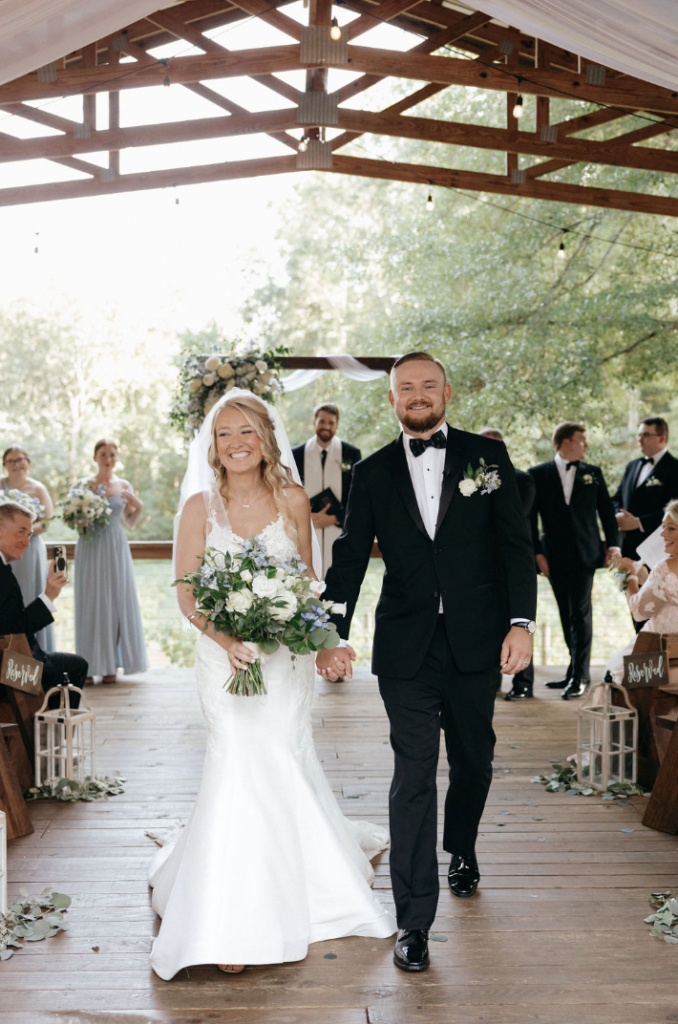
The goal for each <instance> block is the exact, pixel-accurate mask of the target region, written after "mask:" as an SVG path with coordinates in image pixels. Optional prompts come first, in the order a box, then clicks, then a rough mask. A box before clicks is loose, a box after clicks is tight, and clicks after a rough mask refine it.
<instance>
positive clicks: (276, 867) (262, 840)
mask: <svg viewBox="0 0 678 1024" xmlns="http://www.w3.org/2000/svg"><path fill="white" fill-rule="evenodd" d="M206 501H207V504H208V511H209V514H208V538H207V543H208V544H209V545H210V546H211V547H215V548H217V549H218V550H221V551H226V550H229V551H232V552H236V551H238V550H239V548H240V545H241V544H242V538H240V537H237V536H236V535H235V534H234V533H233V532H232V530H231V529H230V526H229V524H228V520H227V518H226V515H225V511H224V508H223V504H222V503H221V499H220V498H218V496H216V497H214V496H213V497H212V498H206ZM215 501H216V502H218V505H219V506H220V507H218V508H215V507H214V502H215ZM259 538H260V539H261V540H263V541H264V542H265V544H266V546H267V549H268V551H269V553H270V554H274V555H276V556H280V557H281V558H286V557H289V556H290V555H291V554H292V553H293V552H294V551H295V545H294V543H293V541H292V540H291V538H290V537H289V536H288V535H287V533H286V532H285V529H284V526H283V522H282V519H281V518H278V519H277V520H276V521H275V522H273V523H271V524H270V525H269V526H267V527H266V528H265V529H264V530H263V531H262V532H261V534H259ZM195 671H196V680H197V686H198V695H199V698H200V703H201V706H202V711H203V714H204V716H205V722H206V726H207V754H206V761H205V769H204V775H203V779H202V784H201V787H200V791H199V793H198V798H197V800H196V804H195V807H194V808H193V812H192V814H191V817H190V818H189V821H188V823H187V825H186V827H185V828H184V829H183V830H182V831H181V832H180V833H179V834H178V836H176V837H174V838H173V839H172V840H170V842H168V843H167V845H165V846H163V847H162V848H161V849H160V850H158V852H157V854H156V856H155V858H154V860H153V864H152V867H151V874H150V884H151V885H152V886H153V908H154V910H155V911H156V912H157V913H158V914H160V915H161V917H162V919H163V920H162V925H161V927H160V933H159V935H158V937H157V939H156V940H155V942H154V944H153V950H152V953H151V965H152V967H153V969H154V971H155V972H156V974H158V975H159V976H160V977H161V978H164V979H165V980H169V979H170V978H172V977H174V975H175V974H176V973H177V971H179V970H180V969H181V968H182V967H187V966H189V965H191V964H217V963H219V964H277V963H283V962H286V961H293V960H303V959H304V957H305V956H306V954H307V952H308V946H309V943H311V942H320V941H322V940H325V939H338V938H341V937H343V936H346V935H364V936H374V937H377V938H386V937H387V936H389V935H392V934H393V932H394V931H395V930H396V922H395V920H394V918H393V917H392V915H391V914H390V913H389V912H388V911H387V910H386V909H385V908H384V907H383V906H382V904H381V903H380V902H379V900H378V898H377V896H376V895H375V894H374V893H373V892H372V890H371V889H370V883H371V882H372V879H373V875H374V872H373V870H372V866H371V864H370V858H372V857H374V856H376V854H377V853H378V852H379V851H380V850H383V849H384V848H385V847H386V845H387V842H388V840H387V833H386V830H385V829H383V828H381V827H380V826H377V825H372V824H370V823H367V822H351V821H349V820H348V819H347V818H345V817H344V816H343V814H342V813H341V811H340V809H339V806H338V805H337V802H336V800H335V799H334V796H333V794H332V791H331V789H330V786H329V784H328V782H327V779H326V778H325V775H324V773H323V770H322V767H321V765H320V762H319V760H318V756H317V754H316V751H315V747H314V745H313V735H312V731H311V702H312V699H313V680H314V674H315V672H314V662H313V658H312V657H311V656H304V657H299V658H297V659H296V661H295V662H293V661H292V658H291V655H290V653H289V651H288V650H287V648H285V647H281V648H280V649H279V650H278V651H277V652H276V653H275V654H274V655H273V656H272V657H271V658H270V659H268V660H267V661H266V663H265V665H264V666H263V674H264V680H265V683H266V688H267V691H268V692H267V693H266V694H264V695H261V696H258V697H242V696H232V695H231V694H228V693H227V692H226V690H225V689H224V682H225V681H226V680H227V679H228V678H229V676H230V673H231V670H230V666H229V662H228V658H227V655H226V652H225V651H224V650H223V649H222V648H221V647H219V646H218V644H216V643H215V642H214V641H213V640H211V639H210V638H209V637H207V636H205V635H202V636H200V637H199V638H198V640H197V643H196V660H195Z"/></svg>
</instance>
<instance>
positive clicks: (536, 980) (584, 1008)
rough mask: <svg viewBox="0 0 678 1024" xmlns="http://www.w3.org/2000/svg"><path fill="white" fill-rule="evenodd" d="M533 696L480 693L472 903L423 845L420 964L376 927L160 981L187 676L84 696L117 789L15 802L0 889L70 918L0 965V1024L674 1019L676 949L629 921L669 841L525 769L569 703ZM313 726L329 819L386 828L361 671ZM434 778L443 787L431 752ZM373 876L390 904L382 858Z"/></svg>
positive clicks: (197, 747) (665, 862)
mask: <svg viewBox="0 0 678 1024" xmlns="http://www.w3.org/2000/svg"><path fill="white" fill-rule="evenodd" d="M553 671H556V670H553ZM542 675H543V673H542ZM536 692H537V694H538V698H537V699H535V700H533V701H529V702H527V703H525V704H509V703H506V702H505V701H498V703H497V715H496V720H495V724H496V731H497V756H496V759H495V777H494V784H493V786H492V790H491V792H490V798H489V802H488V805H487V808H486V813H485V816H484V819H483V823H482V828H481V837H480V840H479V844H478V853H479V860H480V865H481V871H482V873H483V881H482V883H481V885H482V887H481V889H480V890H479V893H478V896H477V897H476V898H474V899H472V900H458V899H455V898H454V897H452V896H451V894H450V893H449V891H448V890H447V889H446V888H445V884H444V883H445V873H446V867H447V865H446V861H447V858H446V856H445V855H444V854H442V851H441V882H442V883H443V885H442V894H441V899H440V906H439V912H438V917H437V920H436V922H435V926H434V931H433V935H434V938H435V941H433V942H432V943H431V950H432V957H433V965H432V967H431V969H430V970H429V971H428V972H427V973H425V974H423V975H406V974H402V973H400V972H398V971H397V970H396V968H395V967H394V966H393V964H392V962H391V950H392V941H391V940H390V939H387V940H374V939H358V938H354V939H345V940H341V941H338V942H327V943H319V944H317V945H315V946H313V947H312V948H311V951H310V953H309V956H308V958H307V959H306V960H305V961H304V962H303V963H298V964H283V965H271V966H269V967H255V968H248V970H247V971H246V972H245V973H244V974H243V975H240V976H238V977H232V978H228V977H224V976H223V975H221V974H218V973H217V971H216V969H215V968H214V967H213V966H211V965H206V966H205V965H204V966H197V967H195V968H191V969H190V970H188V971H183V972H182V973H181V974H180V975H178V976H177V978H176V979H175V980H174V981H172V982H169V983H168V982H163V981H160V980H159V979H158V978H156V977H155V975H154V974H153V973H152V972H151V970H150V968H149V965H148V954H149V949H150V945H151V940H152V937H153V935H154V934H155V931H156V929H157V923H158V922H157V921H156V919H155V917H154V915H153V913H152V911H151V909H150V904H149V894H148V887H147V884H146V875H147V871H148V863H149V860H150V858H151V856H152V855H153V852H154V850H155V849H156V846H155V844H154V842H153V840H152V839H150V838H149V837H148V836H147V835H146V833H147V831H149V830H150V831H156V832H158V831H161V830H162V829H163V828H167V827H168V826H171V825H174V824H175V823H177V822H179V821H181V820H183V819H185V817H186V816H187V814H188V812H189V811H190V808H191V804H192V801H193V797H194V794H195V792H196V788H197V786H198V782H199V779H200V774H201V769H202V760H203V742H204V741H203V728H202V722H201V716H200V712H199V709H198V705H197V700H196V697H195V693H194V689H193V685H192V673H191V672H190V671H187V670H175V671H169V672H167V671H166V672H159V671H158V672H150V673H148V674H147V675H146V676H144V677H139V678H138V679H127V680H124V681H120V682H118V683H117V684H116V685H115V686H106V687H96V688H94V689H93V690H90V691H89V693H88V697H89V698H90V700H91V704H92V706H93V707H94V709H95V710H96V712H97V715H98V736H99V760H98V771H99V772H100V773H105V774H113V772H114V771H115V770H119V771H121V773H122V774H123V775H124V776H125V777H126V779H127V782H126V786H125V794H124V795H123V796H118V797H113V798H111V799H110V800H108V801H105V802H100V803H91V804H55V803H53V802H39V803H36V804H33V805H31V812H32V817H33V821H34V824H35V832H34V833H33V834H32V835H30V836H27V837H25V838H23V839H19V840H15V841H14V842H13V843H11V844H10V851H9V854H10V856H9V870H10V875H9V893H10V897H11V896H12V895H14V894H15V893H16V892H17V890H18V888H19V886H21V885H24V886H26V887H28V888H29V889H30V890H31V892H32V893H38V892H40V891H41V890H42V889H43V888H44V887H46V886H53V887H54V888H55V889H57V890H59V891H61V892H65V893H69V894H70V895H72V896H73V898H74V899H73V907H72V909H71V910H70V911H69V914H68V917H69V920H70V924H71V928H70V931H69V932H68V933H65V934H63V935H59V936H57V937H55V938H54V939H50V940H47V941H45V942H38V943H33V944H27V945H26V947H25V948H24V950H23V951H21V952H20V953H17V954H16V955H15V956H14V957H13V958H12V959H11V960H9V961H6V962H4V963H2V964H1V965H0V1024H47V1022H50V1024H54V1022H57V1021H58V1022H61V1024H99V1022H102V1021H110V1022H111V1024H146V1022H148V1024H159V1022H163V1024H165V1022H166V1024H192V1022H202V1021H210V1022H216V1024H236V1022H237V1024H415V1022H422V1024H477V1022H478V1024H480V1022H482V1024H527V1022H529V1021H539V1022H541V1024H660V1022H667V1021H678V1001H677V999H676V993H677V991H678V990H677V988H676V981H675V978H676V969H677V964H678V962H677V960H676V957H677V956H678V954H677V953H676V947H675V946H669V945H666V944H665V943H663V942H661V941H658V940H653V939H650V938H649V936H648V934H647V931H648V928H647V926H646V925H644V924H643V918H644V917H645V916H646V915H647V914H648V913H649V909H648V904H647V896H648V894H649V893H650V892H651V891H656V890H663V889H665V888H673V889H674V890H675V889H676V888H678V862H677V860H676V854H677V852H678V838H677V837H675V836H668V835H664V834H663V833H660V832H653V831H651V830H649V829H646V828H644V827H643V826H642V825H641V817H642V814H643V811H644V808H645V804H646V800H645V799H643V798H635V799H633V800H631V801H629V802H628V803H627V805H626V806H617V805H609V804H605V803H603V802H602V801H601V800H600V799H598V798H593V797H591V798H589V799H584V798H580V797H577V798H574V797H569V796H567V795H565V794H562V795H561V794H555V795H550V794H547V793H545V792H544V789H543V787H542V786H539V785H535V784H533V783H531V782H530V779H531V778H532V776H533V775H535V774H537V773H540V772H546V771H548V770H549V760H550V759H551V758H556V757H558V758H564V757H566V756H567V755H568V754H570V753H572V751H573V749H574V743H575V711H576V705H574V704H572V703H564V702H563V701H561V700H560V699H559V695H558V694H557V693H556V694H552V693H551V692H550V691H547V690H546V689H544V687H543V686H542V685H541V684H540V683H539V682H538V683H537V684H536ZM243 699H244V698H243ZM314 722H315V728H316V741H317V744H318V749H319V751H320V756H321V758H322V760H323V763H324V767H325V770H326V772H327V774H328V776H329V779H330V782H331V784H332V786H333V789H334V791H335V793H336V794H337V797H338V799H339V801H340V803H341V806H342V807H343V809H344V811H345V813H346V814H348V815H350V816H355V817H357V818H368V819H370V820H373V821H380V822H384V823H385V822H386V821H387V798H388V784H389V778H390V772H391V751H390V747H389V744H388V726H387V722H386V719H385V716H384V713H383V709H382V705H381V701H380V699H379V695H378V692H377V689H376V683H375V681H374V679H373V678H372V677H370V676H369V674H368V673H367V672H365V671H361V672H360V673H359V674H358V677H357V678H356V679H355V680H353V681H351V682H345V683H342V684H331V683H326V682H323V681H318V683H317V692H316V702H315V716H314ZM440 781H441V790H444V781H445V773H444V767H443V762H442V761H441V774H440ZM441 796H442V794H441ZM441 804H442V799H441ZM376 886H377V888H378V890H379V892H380V896H381V898H382V899H383V900H384V902H385V903H386V904H388V905H391V891H390V884H389V876H388V854H387V853H386V854H384V855H383V856H382V858H381V860H380V861H379V862H378V864H377V879H376ZM329 954H332V956H329Z"/></svg>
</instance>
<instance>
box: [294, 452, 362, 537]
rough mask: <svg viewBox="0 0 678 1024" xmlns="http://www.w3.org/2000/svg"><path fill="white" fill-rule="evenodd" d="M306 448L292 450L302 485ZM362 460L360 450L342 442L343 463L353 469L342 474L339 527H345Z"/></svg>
mask: <svg viewBox="0 0 678 1024" xmlns="http://www.w3.org/2000/svg"><path fill="white" fill-rule="evenodd" d="M305 448H306V444H297V445H295V446H294V448H293V449H292V455H294V461H295V462H296V464H297V469H298V470H299V476H300V477H301V482H302V484H303V482H304V451H305ZM361 458H362V455H361V454H360V448H356V446H355V445H353V444H349V443H348V441H342V442H341V461H342V462H350V463H351V468H350V469H348V470H346V471H345V472H343V473H342V474H341V512H340V514H339V515H338V516H337V518H338V520H339V523H338V525H339V526H343V525H344V519H345V517H346V506H347V504H348V496H349V494H350V492H351V481H352V480H353V467H354V465H355V464H356V462H360V460H361ZM309 497H311V498H312V497H313V495H312V494H311V495H309ZM336 497H337V498H338V497H339V495H338V494H337V495H336ZM333 550H334V549H333ZM332 557H334V556H332Z"/></svg>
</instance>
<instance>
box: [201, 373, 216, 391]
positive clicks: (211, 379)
mask: <svg viewBox="0 0 678 1024" xmlns="http://www.w3.org/2000/svg"><path fill="white" fill-rule="evenodd" d="M216 379H217V378H216V374H214V373H206V374H205V376H204V377H203V379H202V382H203V384H204V385H205V387H206V388H211V387H212V385H213V384H215V383H216Z"/></svg>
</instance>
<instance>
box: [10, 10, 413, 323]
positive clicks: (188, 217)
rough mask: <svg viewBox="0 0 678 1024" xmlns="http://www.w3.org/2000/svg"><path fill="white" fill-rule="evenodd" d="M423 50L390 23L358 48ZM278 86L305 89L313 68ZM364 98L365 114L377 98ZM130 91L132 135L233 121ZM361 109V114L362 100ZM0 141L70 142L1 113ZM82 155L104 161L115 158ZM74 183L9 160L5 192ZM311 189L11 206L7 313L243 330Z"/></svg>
mask: <svg viewBox="0 0 678 1024" xmlns="http://www.w3.org/2000/svg"><path fill="white" fill-rule="evenodd" d="M285 13H286V14H287V15H289V16H290V17H293V18H296V19H297V20H298V21H300V22H302V23H306V20H307V12H306V11H305V10H304V9H303V6H302V4H301V3H297V4H293V5H290V6H289V7H286V8H285ZM335 13H336V15H337V17H338V19H339V22H340V24H346V23H347V22H349V21H351V20H353V18H354V17H356V15H354V14H351V13H349V12H347V11H345V10H344V9H343V8H335ZM207 34H208V35H211V37H212V38H214V39H217V40H218V41H219V42H220V43H222V44H223V45H224V46H226V47H227V48H228V49H231V50H238V49H249V48H251V47H255V46H264V45H275V44H277V43H289V42H290V41H291V40H290V37H289V36H285V35H283V33H281V32H279V31H278V30H277V29H275V28H273V27H272V26H270V25H267V24H265V23H263V22H261V21H258V20H256V19H247V20H246V21H244V22H241V23H240V24H238V25H234V26H225V27H223V28H220V29H216V30H214V31H213V32H211V33H207ZM415 41H416V37H413V36H412V35H411V34H407V33H404V32H402V31H401V30H399V29H397V28H394V27H392V26H390V25H377V26H376V27H375V28H374V29H372V30H371V31H370V32H368V33H366V34H365V35H364V36H362V37H361V39H360V45H361V46H370V45H372V46H384V47H389V48H392V49H403V50H405V49H408V48H409V47H411V46H412V45H414V43H415ZM149 52H151V53H152V54H153V56H157V57H171V56H176V55H179V54H181V55H182V56H183V55H190V54H193V53H199V52H200V51H199V50H196V49H195V48H193V47H192V46H190V45H189V44H188V43H186V42H183V41H180V40H178V41H177V42H176V43H173V44H170V45H168V46H164V47H161V48H158V49H156V50H152V51H149ZM280 77H281V78H283V79H284V80H285V81H287V82H288V83H289V84H290V85H292V86H294V87H295V88H297V89H300V90H303V88H304V80H305V72H293V73H289V74H284V75H281V76H280ZM353 77H356V76H355V75H353V74H351V73H349V72H342V71H335V70H330V72H329V87H330V89H331V90H332V89H336V88H338V87H340V86H341V85H343V84H345V82H347V81H350V80H351V78H353ZM209 87H210V88H211V89H214V90H216V91H219V92H221V93H222V94H223V95H224V96H227V97H228V98H229V99H231V100H233V101H234V102H237V103H239V104H241V105H242V106H244V107H246V108H247V109H249V110H252V111H259V110H272V109H280V108H281V107H287V106H291V105H292V104H290V103H289V102H288V101H287V100H286V99H285V98H284V97H282V96H279V95H278V94H276V93H274V92H271V91H270V90H269V89H266V88H265V87H264V86H262V85H260V84H259V83H257V82H254V81H252V80H251V79H247V78H235V79H224V80H220V81H210V82H209ZM363 95H364V97H365V99H364V100H363V102H364V103H365V105H368V102H369V100H368V97H369V92H368V93H366V94H363ZM120 96H121V102H120V108H121V111H120V119H121V127H123V128H124V127H129V126H132V125H141V124H152V123H156V124H157V123H162V122H165V121H172V120H184V119H193V118H200V117H213V116H219V115H220V114H221V113H223V112H222V111H220V110H219V108H217V107H215V106H214V105H213V104H211V103H209V102H207V101H206V100H203V99H201V98H200V97H198V96H196V95H195V94H194V93H192V92H190V91H189V90H187V89H185V88H183V87H182V86H181V85H174V86H171V87H170V88H169V89H162V88H154V89H129V90H123V91H122V92H121V94H120ZM34 105H35V106H38V107H41V108H42V109H45V110H48V111H50V112H51V113H54V114H60V115H62V116H65V117H72V118H74V119H78V120H79V119H80V118H81V116H82V100H81V99H80V98H79V97H72V98H68V99H64V100H57V101H52V100H50V101H48V102H45V101H39V102H36V103H35V104H34ZM352 105H354V106H358V105H360V102H359V98H356V100H353V101H352ZM107 117H108V97H107V95H106V94H103V95H100V96H99V97H98V109H97V127H98V128H100V129H102V128H106V127H107ZM0 132H5V133H7V134H11V135H14V136H16V137H18V138H26V137H35V136H38V135H53V134H59V133H58V132H55V131H54V130H52V129H50V128H46V127H42V126H40V125H37V124H33V123H31V122H28V121H26V120H22V119H20V118H17V117H13V116H11V115H8V114H4V113H3V112H0ZM298 134H299V135H301V132H299V133H298ZM328 134H329V133H328ZM291 152H292V151H291V150H290V149H289V148H287V147H285V146H283V145H282V144H281V143H278V142H276V141H275V140H274V139H272V138H270V137H268V136H265V135H259V136H244V137H242V138H230V139H209V140H203V141H196V142H190V143H180V144H174V145H166V146H153V147H149V148H139V149H128V150H124V151H122V152H121V156H120V162H121V171H122V173H123V174H124V173H130V172H140V171H147V170H151V169H155V168H165V167H181V166H190V165H195V164H202V163H205V164H209V163H216V162H219V161H222V160H226V161H230V160H247V159H257V158H261V157H266V156H275V155H279V154H289V153H291ZM85 158H86V159H87V160H89V161H91V162H96V163H100V164H101V165H102V166H105V165H107V154H87V155H86V157H85ZM73 178H76V179H77V178H80V175H79V174H78V173H77V172H74V171H71V170H70V169H69V168H66V167H62V166H61V165H59V164H55V163H50V162H48V161H43V160H35V161H25V162H22V163H10V164H2V165H0V187H2V186H16V185H29V184H38V183H42V182H47V181H55V180H57V181H58V180H64V181H65V180H70V179H73ZM303 181H304V176H302V175H294V174H292V175H282V176H271V177H268V178H266V177H264V178H258V179H251V180H242V181H228V182H217V183H212V184H204V185H192V186H184V187H179V188H168V189H161V190H155V191H148V192H130V193H123V194H120V195H111V196H100V197H94V198H87V199H71V200H61V201H55V202H49V203H40V204H34V205H27V206H16V207H1V208H0V238H1V239H2V244H1V246H0V305H1V306H3V307H5V306H7V305H8V304H9V303H12V302H13V301H15V300H17V299H28V300H29V301H30V302H31V303H35V304H36V305H38V306H39V307H41V308H43V309H44V308H45V307H47V308H49V306H50V305H51V304H52V303H58V304H59V305H61V304H62V302H63V301H64V299H65V300H67V301H69V300H74V301H75V303H76V305H77V306H79V307H80V308H81V309H82V311H83V313H84V314H85V315H86V318H87V320H88V321H90V322H94V323H96V320H97V317H98V316H103V315H105V314H106V312H107V311H110V310H113V309H115V310H116V311H117V314H118V319H119V321H120V322H121V323H122V324H124V325H126V326H128V327H129V329H130V330H137V332H139V331H141V332H144V331H146V330H148V328H149V327H155V328H158V329H160V330H161V331H163V332H164V331H171V332H174V331H176V330H181V329H183V328H184V327H191V328H193V329H199V328H200V327H202V326H204V325H205V324H206V323H208V322H209V321H210V320H213V319H214V320H216V321H217V322H218V323H219V324H220V325H222V326H223V327H225V328H226V329H227V330H233V329H235V328H237V325H238V308H239V305H240V303H241V301H242V298H243V297H244V295H245V294H246V293H248V292H249V291H250V289H251V282H252V275H253V274H254V275H255V279H257V277H260V276H261V274H262V269H261V267H262V262H263V265H264V267H268V266H270V267H273V268H274V269H275V270H278V269H279V264H278V260H279V257H278V247H277V243H276V240H275V234H276V228H277V225H278V218H277V211H278V209H279V208H280V205H281V204H282V203H283V202H284V200H285V199H286V198H288V197H289V196H290V193H291V190H292V189H293V187H294V186H298V185H300V184H301V185H303ZM177 198H178V199H179V205H177V204H176V199H177ZM36 246H37V248H38V249H39V252H38V254H37V255H36V254H35V252H34V249H35V248H36Z"/></svg>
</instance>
